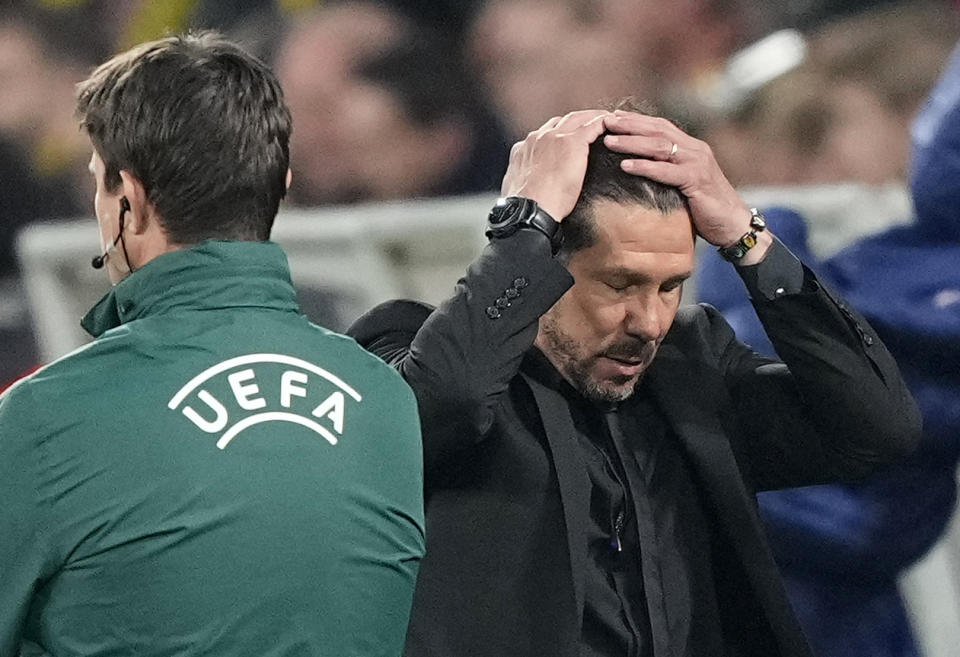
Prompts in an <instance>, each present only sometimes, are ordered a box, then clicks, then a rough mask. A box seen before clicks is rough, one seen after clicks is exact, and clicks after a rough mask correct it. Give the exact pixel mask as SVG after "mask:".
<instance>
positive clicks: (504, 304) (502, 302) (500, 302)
mask: <svg viewBox="0 0 960 657" xmlns="http://www.w3.org/2000/svg"><path fill="white" fill-rule="evenodd" d="M494 303H495V304H496V306H497V308H501V309H503V308H509V307H510V302H509V301H508V300H507V298H506V297H500V298H499V299H497V300H496V301H495V302H494Z"/></svg>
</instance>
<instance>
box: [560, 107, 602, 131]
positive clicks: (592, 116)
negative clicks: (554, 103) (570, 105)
mask: <svg viewBox="0 0 960 657" xmlns="http://www.w3.org/2000/svg"><path fill="white" fill-rule="evenodd" d="M605 116H613V115H612V114H611V113H610V112H608V111H607V110H598V109H591V110H578V111H576V112H570V113H569V114H567V115H566V116H564V117H563V118H562V119H561V120H560V122H559V123H557V125H556V126H555V128H556V129H557V130H558V131H560V132H573V131H574V130H577V129H579V128H582V127H584V126H586V125H587V124H590V123H591V122H593V121H595V120H597V119H601V120H602V119H603V117H605Z"/></svg>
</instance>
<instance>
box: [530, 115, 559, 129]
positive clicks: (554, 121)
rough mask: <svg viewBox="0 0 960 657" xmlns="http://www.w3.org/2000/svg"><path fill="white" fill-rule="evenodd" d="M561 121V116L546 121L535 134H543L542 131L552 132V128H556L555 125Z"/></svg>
mask: <svg viewBox="0 0 960 657" xmlns="http://www.w3.org/2000/svg"><path fill="white" fill-rule="evenodd" d="M562 120H563V117H562V116H554V117H552V118H550V119H548V120H547V122H546V123H544V124H543V125H542V126H540V127H539V128H538V129H537V130H536V132H544V131H546V130H553V129H554V128H556V127H557V124H558V123H560V121H562Z"/></svg>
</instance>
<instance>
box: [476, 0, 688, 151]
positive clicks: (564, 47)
mask: <svg viewBox="0 0 960 657" xmlns="http://www.w3.org/2000/svg"><path fill="white" fill-rule="evenodd" d="M624 4H629V5H630V7H632V8H633V9H636V8H637V5H638V3H634V2H630V3H624ZM644 4H647V3H644ZM650 4H653V3H650ZM592 7H593V6H592V5H591V4H588V3H578V2H575V1H571V0H561V1H560V2H557V1H555V0H490V1H489V2H487V3H486V4H485V5H484V6H483V7H482V8H481V10H480V11H479V13H478V15H477V16H476V19H475V21H474V23H473V25H472V26H471V28H470V32H469V37H468V49H469V52H470V54H471V56H472V57H473V61H474V62H475V65H476V68H477V70H478V71H479V73H480V76H481V78H482V81H483V83H484V85H485V86H486V89H487V91H488V93H489V97H490V99H491V101H492V103H493V105H494V106H495V107H496V109H497V111H498V112H500V115H501V117H502V119H503V120H504V122H505V123H506V125H507V129H508V130H509V131H510V134H511V137H512V138H513V139H520V138H522V137H523V136H525V135H526V134H527V133H528V132H530V131H532V130H535V129H537V128H538V127H539V126H540V125H541V124H542V123H543V122H544V121H545V120H547V119H548V118H550V117H551V116H558V115H562V114H565V113H566V112H569V111H571V110H574V109H578V108H581V107H594V106H597V105H599V104H602V102H603V101H607V100H612V99H614V98H620V97H623V96H628V95H635V96H637V97H639V98H641V99H645V100H651V101H652V100H655V97H656V96H657V92H656V85H657V82H656V80H655V78H654V77H653V76H652V75H651V74H648V73H647V72H646V71H643V70H641V69H640V68H638V67H636V66H634V63H633V60H632V58H631V54H632V53H631V52H630V50H629V48H626V47H621V45H623V44H627V43H632V41H624V42H618V41H616V40H615V37H614V34H613V33H612V32H611V30H610V29H609V26H608V24H607V23H605V22H603V21H601V20H600V19H601V15H600V14H599V13H598V12H597V11H596V9H595V8H593V9H591V8H592ZM665 13H671V12H670V11H668V12H665ZM614 44H619V45H614Z"/></svg>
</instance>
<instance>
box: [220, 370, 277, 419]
mask: <svg viewBox="0 0 960 657" xmlns="http://www.w3.org/2000/svg"><path fill="white" fill-rule="evenodd" d="M256 376H257V375H256V374H255V373H254V371H253V370H251V369H246V370H241V371H239V372H234V373H233V374H231V375H230V376H228V377H227V381H229V382H230V387H231V388H232V389H233V396H234V397H236V398H237V403H238V404H240V408H242V409H244V410H247V411H255V410H257V409H260V408H263V407H264V406H266V405H267V401H266V400H265V399H264V398H263V397H260V398H257V399H254V398H253V396H254V395H258V394H260V387H259V386H258V385H257V384H256V383H251V384H250V385H248V386H245V385H243V384H244V383H245V382H247V381H250V380H252V379H254V378H256Z"/></svg>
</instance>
